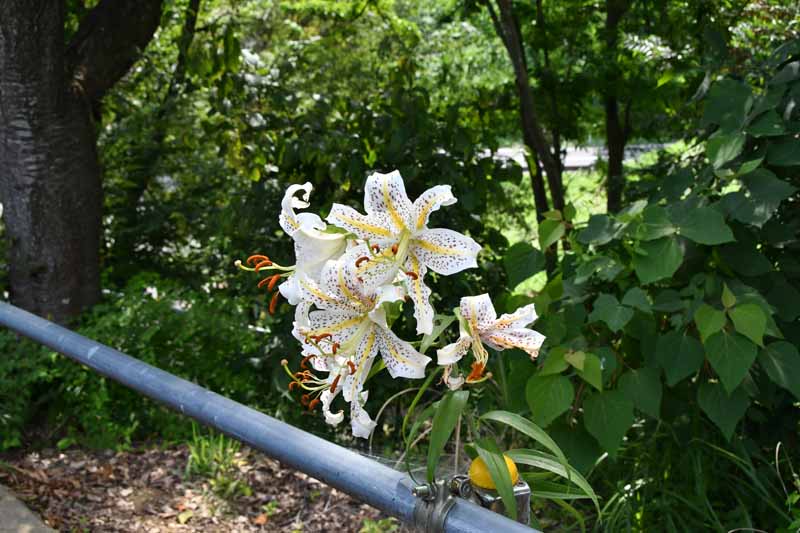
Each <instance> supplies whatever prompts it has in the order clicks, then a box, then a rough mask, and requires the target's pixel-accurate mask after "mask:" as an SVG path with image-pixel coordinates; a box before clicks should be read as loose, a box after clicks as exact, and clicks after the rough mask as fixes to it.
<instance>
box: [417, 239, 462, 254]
mask: <svg viewBox="0 0 800 533" xmlns="http://www.w3.org/2000/svg"><path fill="white" fill-rule="evenodd" d="M414 244H415V245H417V246H419V247H420V248H422V249H424V250H428V251H430V252H433V253H435V254H440V255H472V254H473V252H472V251H471V250H462V249H460V248H447V247H446V246H441V245H439V244H433V243H432V242H428V241H423V240H421V239H416V240H415V241H414Z"/></svg>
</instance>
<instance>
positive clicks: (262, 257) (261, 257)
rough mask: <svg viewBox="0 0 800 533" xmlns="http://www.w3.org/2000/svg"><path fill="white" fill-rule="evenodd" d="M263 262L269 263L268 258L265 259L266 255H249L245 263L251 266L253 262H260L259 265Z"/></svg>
mask: <svg viewBox="0 0 800 533" xmlns="http://www.w3.org/2000/svg"><path fill="white" fill-rule="evenodd" d="M264 261H269V257H267V256H266V255H251V256H250V257H248V258H247V261H245V262H246V263H247V264H248V265H252V264H253V263H255V262H260V263H261V262H264Z"/></svg>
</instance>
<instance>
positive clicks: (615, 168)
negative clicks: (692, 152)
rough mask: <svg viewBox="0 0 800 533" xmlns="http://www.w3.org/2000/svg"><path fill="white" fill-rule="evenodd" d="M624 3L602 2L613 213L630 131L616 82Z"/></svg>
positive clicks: (622, 181)
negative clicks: (621, 114)
mask: <svg viewBox="0 0 800 533" xmlns="http://www.w3.org/2000/svg"><path fill="white" fill-rule="evenodd" d="M628 7H629V5H628V0H607V1H606V24H605V33H606V35H605V40H606V52H605V53H606V56H607V59H608V61H609V62H610V63H611V67H610V70H609V72H608V75H607V79H606V80H604V84H605V87H606V90H605V94H604V95H603V108H604V110H605V121H606V147H607V149H608V172H607V174H606V209H607V211H608V212H609V213H616V212H618V211H619V210H620V209H621V208H622V192H623V189H624V188H625V176H624V175H623V169H622V162H623V159H624V156H625V145H626V143H627V142H628V135H629V133H630V132H629V130H630V120H629V118H630V103H629V104H628V105H627V106H626V108H625V118H624V124H623V120H620V116H619V103H618V100H619V95H618V85H619V82H620V74H619V67H618V65H617V42H618V40H619V22H620V20H621V19H622V17H623V16H624V15H625V12H626V11H627V10H628Z"/></svg>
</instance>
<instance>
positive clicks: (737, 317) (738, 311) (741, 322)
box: [728, 304, 767, 346]
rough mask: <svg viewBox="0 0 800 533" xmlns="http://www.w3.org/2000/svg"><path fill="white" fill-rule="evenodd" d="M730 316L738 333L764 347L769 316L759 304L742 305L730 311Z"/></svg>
mask: <svg viewBox="0 0 800 533" xmlns="http://www.w3.org/2000/svg"><path fill="white" fill-rule="evenodd" d="M728 316H729V317H731V322H733V326H734V327H735V328H736V331H738V332H739V333H741V334H742V335H744V336H745V337H747V338H748V339H750V340H751V341H753V342H754V343H756V344H758V345H759V346H764V332H765V331H766V329H767V316H766V315H765V314H764V311H762V310H761V307H760V306H758V305H757V304H741V305H737V306H736V307H734V308H733V309H730V310H728Z"/></svg>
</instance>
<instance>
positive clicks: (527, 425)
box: [481, 411, 569, 467]
mask: <svg viewBox="0 0 800 533" xmlns="http://www.w3.org/2000/svg"><path fill="white" fill-rule="evenodd" d="M481 420H493V421H495V422H500V423H501V424H505V425H507V426H509V427H512V428H514V429H516V430H517V431H519V432H520V433H523V434H525V435H527V436H529V437H530V438H532V439H533V440H534V441H536V442H538V443H539V444H541V445H542V446H544V447H545V448H547V449H548V450H550V451H551V452H553V454H554V456H555V458H556V460H557V461H559V462H560V463H561V464H562V465H564V466H565V467H567V466H569V465H568V463H567V458H566V456H565V455H564V452H562V451H561V448H559V447H558V444H556V441H554V440H553V439H552V438H550V435H548V434H547V433H546V432H545V431H544V430H543V429H542V428H540V427H539V426H537V425H536V424H534V423H533V422H531V421H530V420H527V419H525V418H523V417H521V416H519V415H518V414H515V413H509V412H508V411H489V412H488V413H486V414H485V415H483V416H481Z"/></svg>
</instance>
